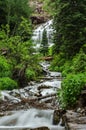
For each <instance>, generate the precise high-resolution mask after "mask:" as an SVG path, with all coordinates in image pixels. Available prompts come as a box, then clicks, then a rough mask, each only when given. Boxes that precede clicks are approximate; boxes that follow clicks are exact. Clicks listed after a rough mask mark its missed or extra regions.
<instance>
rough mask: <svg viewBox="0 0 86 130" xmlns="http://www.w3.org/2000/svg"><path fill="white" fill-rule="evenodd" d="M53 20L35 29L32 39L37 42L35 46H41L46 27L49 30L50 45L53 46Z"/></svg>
mask: <svg viewBox="0 0 86 130" xmlns="http://www.w3.org/2000/svg"><path fill="white" fill-rule="evenodd" d="M52 22H53V20H49V21H48V22H46V23H45V24H42V25H40V26H39V27H38V28H37V29H35V30H34V32H33V36H32V39H33V41H34V43H35V45H36V46H35V48H36V49H37V48H39V47H40V43H41V40H42V33H43V30H44V29H46V31H47V38H48V45H49V46H52V45H53V40H52V39H53V37H52V36H53V35H52V34H53V28H52Z"/></svg>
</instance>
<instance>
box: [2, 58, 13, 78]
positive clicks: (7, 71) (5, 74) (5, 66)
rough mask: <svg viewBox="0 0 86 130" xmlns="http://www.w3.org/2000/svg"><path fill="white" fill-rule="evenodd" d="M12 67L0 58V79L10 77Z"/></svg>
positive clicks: (4, 59)
mask: <svg viewBox="0 0 86 130" xmlns="http://www.w3.org/2000/svg"><path fill="white" fill-rule="evenodd" d="M11 71H12V67H11V65H10V64H9V63H8V61H7V59H6V58H5V57H2V56H0V77H11V76H12V72H11Z"/></svg>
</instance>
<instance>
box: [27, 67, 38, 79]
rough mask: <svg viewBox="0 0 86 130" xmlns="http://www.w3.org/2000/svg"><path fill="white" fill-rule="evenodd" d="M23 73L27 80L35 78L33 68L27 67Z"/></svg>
mask: <svg viewBox="0 0 86 130" xmlns="http://www.w3.org/2000/svg"><path fill="white" fill-rule="evenodd" d="M25 74H26V78H27V80H29V81H30V80H35V78H36V74H35V71H34V70H33V69H27V70H26V73H25Z"/></svg>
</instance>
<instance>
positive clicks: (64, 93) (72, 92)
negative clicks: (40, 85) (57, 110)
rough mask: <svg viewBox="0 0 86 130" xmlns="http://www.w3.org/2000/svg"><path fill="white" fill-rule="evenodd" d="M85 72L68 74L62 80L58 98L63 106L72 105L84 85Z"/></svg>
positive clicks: (85, 79) (85, 81) (85, 80)
mask: <svg viewBox="0 0 86 130" xmlns="http://www.w3.org/2000/svg"><path fill="white" fill-rule="evenodd" d="M85 83H86V78H85V74H82V73H81V74H77V75H75V74H69V75H68V76H67V77H66V79H64V80H63V81H62V88H61V90H59V91H58V98H59V101H60V103H61V106H62V107H63V108H66V107H72V106H74V105H75V104H76V101H77V99H78V97H79V95H80V93H81V90H82V89H83V87H84V86H85Z"/></svg>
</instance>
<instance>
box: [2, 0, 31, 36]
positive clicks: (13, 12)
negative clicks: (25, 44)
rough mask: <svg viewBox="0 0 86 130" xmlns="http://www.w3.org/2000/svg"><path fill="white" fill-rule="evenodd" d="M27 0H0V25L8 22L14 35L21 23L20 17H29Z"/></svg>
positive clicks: (29, 11) (29, 10)
mask: <svg viewBox="0 0 86 130" xmlns="http://www.w3.org/2000/svg"><path fill="white" fill-rule="evenodd" d="M28 2H29V1H28V0H4V1H2V0H0V18H1V20H0V25H2V24H4V25H5V24H9V25H10V29H11V33H12V34H13V35H14V34H15V33H16V32H17V28H18V26H19V24H20V23H21V21H22V19H21V17H24V18H26V19H29V17H30V14H31V9H30V7H29V4H28Z"/></svg>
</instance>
